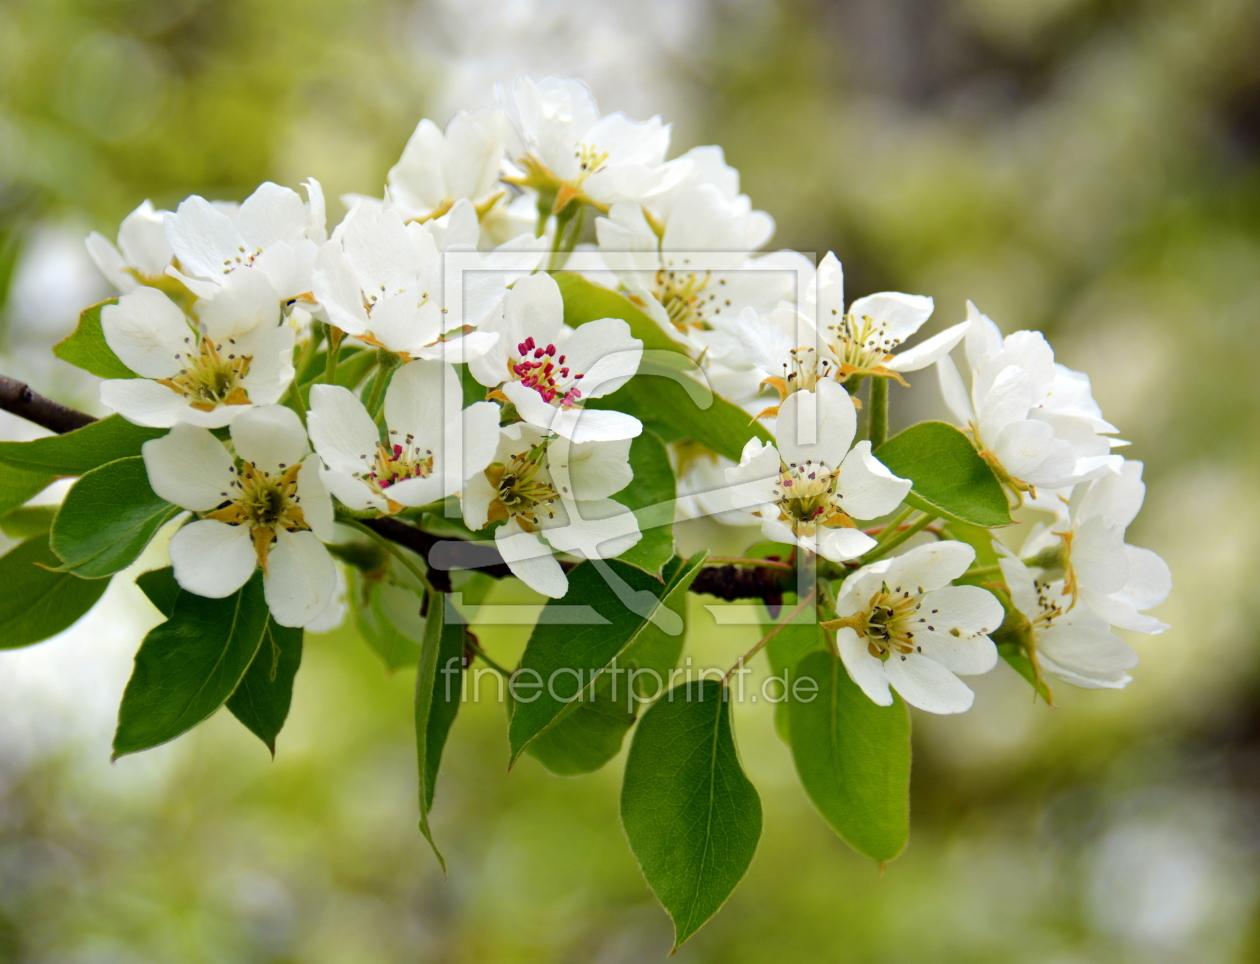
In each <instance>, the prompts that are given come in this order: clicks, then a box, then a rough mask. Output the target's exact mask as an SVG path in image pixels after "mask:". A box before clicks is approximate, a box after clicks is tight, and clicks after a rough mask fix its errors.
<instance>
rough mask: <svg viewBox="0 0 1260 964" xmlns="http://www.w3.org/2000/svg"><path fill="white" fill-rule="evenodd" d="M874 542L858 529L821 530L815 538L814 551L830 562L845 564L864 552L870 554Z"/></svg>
mask: <svg viewBox="0 0 1260 964" xmlns="http://www.w3.org/2000/svg"><path fill="white" fill-rule="evenodd" d="M874 546H875V540H874V539H872V538H871V537H870V536H868V535H867V534H866V533H865V532H863V531H862V530H860V529H849V528H847V527H845V528H840V529H822V530H821V531H820V532H819V533H818V536H817V548H816V551H817V552H818V554H819V555H820V556H822V557H823V558H825V559H830V560H831V561H832V562H845V561H846V560H848V559H856V558H857V557H858V556H860V555H862V553H864V552H870V551H871V549H872V548H874Z"/></svg>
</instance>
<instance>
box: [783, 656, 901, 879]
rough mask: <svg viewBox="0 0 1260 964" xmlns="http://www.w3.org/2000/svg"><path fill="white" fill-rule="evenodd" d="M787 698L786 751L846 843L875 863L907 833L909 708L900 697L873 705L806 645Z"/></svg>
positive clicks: (829, 659)
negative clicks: (809, 682) (797, 686)
mask: <svg viewBox="0 0 1260 964" xmlns="http://www.w3.org/2000/svg"><path fill="white" fill-rule="evenodd" d="M797 678H798V679H801V680H804V679H806V678H811V679H813V680H814V681H815V682H816V683H817V684H818V691H817V693H816V694H814V693H812V692H810V691H809V690H808V689H807V688H804V687H802V690H803V692H802V693H801V694H800V698H797V694H796V693H795V691H793V698H792V699H791V700H790V702H789V703H788V705H789V707H790V710H789V715H790V718H791V742H792V758H793V760H795V761H796V772H797V773H798V774H799V775H800V778H801V783H802V785H804V787H805V792H806V793H808V794H809V798H810V800H812V801H813V803H814V806H815V807H817V808H818V812H819V813H821V814H822V816H823V819H824V820H826V821H827V823H828V824H830V825H831V829H833V830H834V831H835V832H836V833H838V834H839V835H840V836H841V837H842V838H843V839H844V842H845V843H847V844H848V845H849V846H850V847H852V848H853V849H854V850H856V851H857V852H858V853H861V854H865V855H866V856H868V857H870V858H871V859H872V860H875V861H877V862H879V863H880V864H884V863H887V862H888V861H890V860H892V859H893V858H894V857H896V856H897V855H898V854H899V853H901V851H902V849H903V848H904V847H905V845H906V839H907V837H908V836H909V834H910V714H909V713H908V712H907V710H906V705H905V703H903V702H902V701H901V699H900V698H899V697H896V696H894V697H893V705H892V706H877V705H876V704H875V703H873V702H871V699H870V697H868V696H867V695H866V694H865V693H863V692H862V690H861V689H860V688H859V687H858V685H857V684H856V683H854V682H853V681H852V680H851V679H849V674H848V673H846V672H845V669H844V664H843V663H841V662H840V660H839V659H838V658H837V657H836V656H835V655H834V654H833V653H832V652H831V651H830V650H827V651H822V652H811V653H810V654H809V655H808V656H806V657H805V658H804V659H803V660H802V661H801V663H800V665H799V666H798V667H797Z"/></svg>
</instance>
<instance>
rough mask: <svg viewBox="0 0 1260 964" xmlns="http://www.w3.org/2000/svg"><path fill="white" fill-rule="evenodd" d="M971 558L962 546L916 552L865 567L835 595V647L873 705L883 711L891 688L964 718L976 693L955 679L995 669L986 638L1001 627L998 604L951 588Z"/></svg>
mask: <svg viewBox="0 0 1260 964" xmlns="http://www.w3.org/2000/svg"><path fill="white" fill-rule="evenodd" d="M974 558H975V550H974V549H973V548H972V547H971V546H969V545H967V544H966V543H962V542H952V541H946V542H937V543H934V544H931V545H925V546H918V547H916V548H914V549H911V550H910V551H909V552H904V553H902V554H901V555H899V556H896V557H894V558H891V559H881V560H879V561H878V562H875V563H872V564H871V565H869V566H863V567H862V568H861V569H859V570H858V571H857V572H855V573H854V574H853V575H851V576H849V577H848V578H847V579H846V580H845V581H844V584H843V585H842V586H841V588H840V592H839V594H838V596H837V597H836V614H837V617H838V618H837V619H835V620H833V621H831V622H825V623H823V624H822V625H823V626H824V627H825V628H827V629H834V630H835V631H836V645H837V647H838V648H839V650H840V658H841V660H842V661H843V662H844V668H845V669H846V670H848V673H849V676H850V678H852V680H853V682H855V683H857V685H858V686H860V687H861V688H862V692H864V693H865V694H866V695H867V696H869V697H870V698H871V700H872V701H873V702H874V703H877V704H878V705H880V706H889V705H890V704H891V703H892V701H893V699H892V693H891V692H890V691H889V690H890V688H891V689H893V690H896V691H897V693H898V694H899V695H900V696H901V698H902V699H904V700H905V701H906V702H907V703H909V704H910V705H911V706H917V707H918V708H919V709H921V710H926V711H928V712H929V713H963V712H965V711H966V710H968V709H970V708H971V704H972V701H973V700H974V699H975V694H974V693H972V691H971V689H970V688H969V687H968V686H967V685H966V684H965V683H964V682H963V681H962V680H960V679H959V678H958V677H959V676H973V675H977V674H980V673H987V672H988V671H989V670H991V669H993V667H994V666H995V665H996V664H997V647H996V646H994V645H993V641H992V640H991V639H990V638H989V636H988V634H989V633H991V632H993V631H994V630H995V629H997V628H998V626H1000V625H1001V624H1002V619H1003V616H1004V613H1003V610H1002V605H1001V603H999V602H998V601H997V599H996V598H994V596H993V594H992V593H990V592H988V591H987V590H985V589H981V588H979V587H978V586H951V585H950V582H951V581H952V580H954V579H956V578H957V577H959V576H961V575H962V574H963V573H964V572H965V571H966V570H967V567H968V566H969V565H970V564H971V561H972V560H973V559H974Z"/></svg>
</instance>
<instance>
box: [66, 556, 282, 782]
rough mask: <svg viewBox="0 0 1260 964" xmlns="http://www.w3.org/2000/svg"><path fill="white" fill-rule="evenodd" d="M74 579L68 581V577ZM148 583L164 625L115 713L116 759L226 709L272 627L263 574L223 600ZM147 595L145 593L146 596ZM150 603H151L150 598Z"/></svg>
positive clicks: (153, 633) (145, 649)
mask: <svg viewBox="0 0 1260 964" xmlns="http://www.w3.org/2000/svg"><path fill="white" fill-rule="evenodd" d="M70 578H73V577H70ZM162 581H165V580H164V579H163V577H149V579H148V580H145V581H144V582H142V583H141V588H142V589H145V588H146V585H147V586H150V587H155V589H154V591H155V595H156V597H157V599H158V600H161V602H160V603H158V602H155V605H158V606H159V608H162V605H163V604H166V605H170V614H169V616H168V617H167V620H166V622H164V623H162V624H161V625H160V626H157V627H155V628H153V629H152V630H150V631H149V634H148V635H147V636H145V637H144V642H143V643H141V645H140V651H139V652H137V653H136V665H135V669H134V670H133V672H132V674H131V679H130V680H129V681H128V682H127V688H126V690H124V692H123V698H122V705H121V706H120V707H119V708H118V729H117V731H116V732H115V733H114V756H113V758H114V759H118V757H120V756H124V755H126V754H128V753H137V752H139V751H140V750H147V749H150V748H151V747H155V746H158V745H159V744H162V743H166V742H167V741H168V740H173V739H175V737H177V736H180V735H181V734H183V733H186V732H187V731H188V730H190V729H192V728H193V727H194V726H196V725H197V724H198V723H200V722H202V721H203V720H205V719H207V718H208V717H209V716H210V715H211V714H212V713H214V711H215V710H217V709H218V708H219V707H220V706H222V705H223V704H224V703H225V702H227V699H228V697H230V696H231V695H232V694H233V692H235V690H236V688H237V686H238V685H239V684H240V682H241V679H242V677H243V676H244V675H245V672H246V670H248V669H249V667H250V664H251V663H252V662H253V660H254V657H255V656H256V655H257V653H258V651H259V648H260V647H261V645H262V642H263V639H264V637H265V636H266V635H267V629H268V626H269V624H270V623H271V614H270V613H269V612H268V610H267V602H266V600H265V599H264V598H263V584H262V572H261V571H255V572H254V574H253V576H251V577H250V579H249V581H248V582H247V583H245V585H243V586H242V587H241V588H240V589H238V590H237V591H236V592H234V593H232V594H231V595H230V596H226V597H224V598H223V599H207V598H205V597H204V596H196V595H194V594H192V593H189V592H180V593H178V594H177V595H176V596H175V598H174V602H173V604H172V603H171V602H170V591H169V583H167V585H165V586H162V585H161V582H162ZM146 591H147V590H146ZM150 599H154V596H150Z"/></svg>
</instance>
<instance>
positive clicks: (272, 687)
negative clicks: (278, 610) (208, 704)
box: [227, 619, 305, 757]
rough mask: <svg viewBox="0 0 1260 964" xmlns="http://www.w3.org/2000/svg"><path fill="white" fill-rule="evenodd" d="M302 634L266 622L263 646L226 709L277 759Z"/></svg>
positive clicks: (300, 657) (291, 700) (301, 631)
mask: <svg viewBox="0 0 1260 964" xmlns="http://www.w3.org/2000/svg"><path fill="white" fill-rule="evenodd" d="M304 636H305V632H304V631H303V630H301V629H295V628H293V627H292V626H281V625H280V624H279V623H277V622H276V621H275V620H274V619H268V620H267V626H266V628H265V629H264V630H263V637H262V643H261V644H259V647H258V652H257V653H255V654H254V659H253V662H251V663H250V664H249V669H247V670H246V671H245V675H244V676H243V677H242V678H241V682H240V684H239V685H238V686H237V687H236V691H235V692H234V693H233V694H232V695H231V696H230V697H228V701H227V708H228V709H229V710H230V711H231V713H232V715H233V716H235V717H236V718H237V719H238V720H240V721H241V723H243V724H244V725H245V728H246V729H248V730H249V731H250V732H251V733H253V734H254V735H255V736H256V737H258V739H260V740H262V741H263V743H264V744H265V745H266V747H267V749H268V750H270V751H271V755H272V756H273V757H274V756H275V755H276V737H277V736H278V735H279V734H280V730H281V729H283V727H284V721H285V720H286V719H287V718H288V716H289V705H290V704H291V703H292V702H293V679H294V677H296V676H297V671H298V667H300V666H301V665H302V640H303V637H304Z"/></svg>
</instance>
